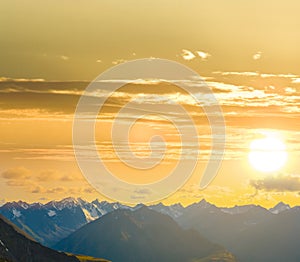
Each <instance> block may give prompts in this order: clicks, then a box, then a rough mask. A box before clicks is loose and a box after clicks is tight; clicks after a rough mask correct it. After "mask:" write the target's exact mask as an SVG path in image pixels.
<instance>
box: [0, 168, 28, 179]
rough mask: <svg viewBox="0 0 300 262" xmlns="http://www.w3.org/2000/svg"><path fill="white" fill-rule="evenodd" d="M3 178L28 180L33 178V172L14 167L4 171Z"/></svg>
mask: <svg viewBox="0 0 300 262" xmlns="http://www.w3.org/2000/svg"><path fill="white" fill-rule="evenodd" d="M1 176H2V177H3V178H5V179H8V180H12V179H16V180H19V179H28V178H30V176H31V171H30V170H29V169H27V168H25V167H14V168H9V169H7V170H5V171H3V172H2V174H1Z"/></svg>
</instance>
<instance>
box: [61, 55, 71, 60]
mask: <svg viewBox="0 0 300 262" xmlns="http://www.w3.org/2000/svg"><path fill="white" fill-rule="evenodd" d="M60 58H61V59H62V60H64V61H67V60H69V59H70V57H68V56H65V55H62V56H60Z"/></svg>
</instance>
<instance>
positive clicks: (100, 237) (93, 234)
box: [55, 207, 235, 262]
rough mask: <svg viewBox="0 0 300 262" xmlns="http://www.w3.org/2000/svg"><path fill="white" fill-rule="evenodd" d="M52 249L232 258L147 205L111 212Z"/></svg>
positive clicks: (137, 256) (122, 261) (117, 259)
mask: <svg viewBox="0 0 300 262" xmlns="http://www.w3.org/2000/svg"><path fill="white" fill-rule="evenodd" d="M55 248H56V249H58V250H63V251H67V252H71V253H80V254H86V255H91V256H95V257H104V258H107V259H109V260H112V261H114V262H127V261H128V262H129V261H130V262H135V261H137V262H140V261H143V262H147V261H166V262H168V261H172V262H175V261H178V262H184V261H194V260H195V259H204V258H208V259H209V260H207V261H213V259H217V260H215V261H235V259H234V257H233V256H232V255H231V254H230V253H228V252H226V251H225V250H224V248H222V247H221V246H219V245H216V244H213V243H211V242H210V241H209V240H207V239H206V238H203V237H202V236H201V235H200V234H199V233H198V232H196V231H194V230H183V229H182V228H181V227H179V226H178V225H177V223H176V222H175V221H174V220H173V219H172V218H171V217H169V216H167V215H164V214H161V213H158V212H156V211H154V210H151V209H149V208H147V207H141V208H139V209H137V210H134V211H132V210H116V211H114V212H111V213H109V214H107V215H105V216H103V217H101V218H99V219H97V220H96V221H93V222H91V223H89V224H87V225H85V226H83V227H82V228H80V229H79V230H77V231H76V232H74V233H72V234H71V235H70V236H68V237H67V238H65V239H63V240H61V241H60V242H59V243H58V244H57V245H55ZM213 257H214V258H213Z"/></svg>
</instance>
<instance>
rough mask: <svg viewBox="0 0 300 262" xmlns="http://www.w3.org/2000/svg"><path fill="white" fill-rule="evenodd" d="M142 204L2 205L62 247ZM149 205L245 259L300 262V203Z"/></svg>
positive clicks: (69, 200) (0, 209) (17, 220)
mask: <svg viewBox="0 0 300 262" xmlns="http://www.w3.org/2000/svg"><path fill="white" fill-rule="evenodd" d="M141 207H142V206H141V205H138V206H136V207H129V206H125V205H121V204H119V203H108V202H106V201H102V202H100V201H98V200H95V201H92V202H87V201H84V200H82V199H74V198H67V199H64V200H62V201H51V202H49V203H47V204H40V203H35V204H27V203H25V202H20V201H19V202H10V203H6V204H5V205H4V206H2V207H0V214H3V215H4V216H5V217H7V218H8V219H9V220H10V221H12V222H13V223H14V224H16V225H17V226H18V227H20V228H21V229H23V230H24V231H26V232H27V233H28V234H29V235H31V236H32V237H33V238H34V239H36V240H37V241H39V242H41V243H43V244H45V245H46V246H49V247H52V246H55V247H56V248H57V247H60V246H56V243H58V242H59V243H62V242H60V241H64V240H65V239H66V238H67V237H71V236H73V234H78V230H82V228H85V226H90V225H93V223H96V221H97V223H98V222H99V221H102V220H101V218H103V219H104V218H105V217H107V215H108V214H112V215H113V214H115V213H116V212H117V211H122V212H125V213H126V214H127V215H128V216H129V215H130V214H132V215H134V214H135V212H137V210H139V209H140V208H141ZM148 208H149V209H152V210H153V211H157V212H158V213H161V214H164V215H168V216H169V217H171V218H172V219H173V220H174V221H176V222H177V223H178V225H179V226H180V227H181V228H182V229H184V230H196V231H198V232H199V233H200V235H201V236H202V237H203V238H207V239H208V240H209V241H211V242H213V243H218V244H219V245H221V246H223V247H225V248H226V249H227V250H229V251H230V252H231V253H233V254H234V255H236V257H237V259H238V260H239V261H246V262H247V261H300V251H299V248H298V246H297V243H299V242H300V223H299V221H300V207H297V206H296V207H293V208H291V207H290V206H289V205H286V204H284V203H278V204H277V205H276V206H275V207H273V208H271V209H266V208H263V207H261V206H257V205H246V206H235V207H231V208H222V207H217V206H215V205H212V204H210V203H208V202H206V201H205V200H202V201H200V202H199V203H194V204H192V205H190V206H187V207H183V206H182V205H180V204H175V205H171V206H166V205H163V204H161V203H160V204H157V205H153V206H149V207H148ZM125 213H124V214H125ZM108 217H109V216H108ZM93 221H94V222H93ZM99 223H100V222H99ZM101 223H102V222H101ZM101 223H100V224H99V225H102V224H101ZM124 223H125V222H124ZM120 228H122V227H120ZM108 241H109V239H108ZM57 245H58V244H57ZM102 257H103V256H102Z"/></svg>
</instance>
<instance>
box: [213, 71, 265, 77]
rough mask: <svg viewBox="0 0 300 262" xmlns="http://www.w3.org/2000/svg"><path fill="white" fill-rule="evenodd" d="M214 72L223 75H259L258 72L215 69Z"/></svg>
mask: <svg viewBox="0 0 300 262" xmlns="http://www.w3.org/2000/svg"><path fill="white" fill-rule="evenodd" d="M213 74H217V75H222V76H259V73H257V72H234V71H233V72H221V71H215V72H213Z"/></svg>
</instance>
